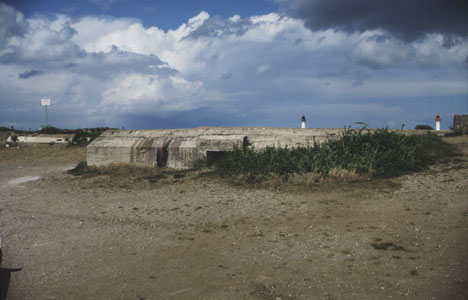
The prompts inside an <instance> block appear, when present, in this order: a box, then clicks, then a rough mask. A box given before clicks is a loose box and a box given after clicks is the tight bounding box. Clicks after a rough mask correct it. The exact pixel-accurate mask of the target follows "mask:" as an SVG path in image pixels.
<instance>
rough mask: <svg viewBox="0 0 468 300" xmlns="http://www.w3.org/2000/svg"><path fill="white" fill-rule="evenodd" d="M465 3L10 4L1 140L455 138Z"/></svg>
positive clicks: (0, 90)
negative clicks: (415, 134)
mask: <svg viewBox="0 0 468 300" xmlns="http://www.w3.org/2000/svg"><path fill="white" fill-rule="evenodd" d="M467 15H468V4H465V2H463V1H443V0H414V1H411V2H408V1H403V0H395V1H390V2H389V1H380V2H375V1H373V0H362V1H359V4H357V2H354V1H344V0H329V1H319V0H287V1H286V0H258V1H252V0H250V1H247V0H240V1H220V0H218V1H215V0H203V1H182V0H172V1H167V0H160V1H149V0H140V1H130V0H81V1H63V0H62V1H57V0H43V1H34V0H30V1H22V0H16V1H4V2H0V77H1V78H0V126H10V125H13V126H15V127H16V128H23V129H28V128H38V127H39V126H41V125H44V123H45V120H44V119H45V114H44V108H43V107H41V105H40V99H41V98H50V99H52V105H51V106H50V107H49V124H50V125H53V126H57V127H61V128H78V127H97V126H107V127H117V128H121V127H125V128H172V127H196V126H277V127H298V126H299V125H300V119H301V116H302V114H304V115H305V116H306V117H307V120H308V126H309V127H343V126H348V125H352V124H353V123H354V122H366V123H368V124H369V125H370V126H372V127H390V128H400V127H401V126H402V124H405V128H414V126H415V125H416V124H429V125H432V126H434V122H435V121H434V119H435V114H436V113H437V112H440V114H441V117H442V128H443V129H447V128H448V127H449V126H451V125H452V121H453V115H454V114H467V113H468V18H466V16H467Z"/></svg>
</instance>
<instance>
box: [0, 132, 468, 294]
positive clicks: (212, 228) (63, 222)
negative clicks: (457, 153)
mask: <svg viewBox="0 0 468 300" xmlns="http://www.w3.org/2000/svg"><path fill="white" fill-rule="evenodd" d="M449 141H450V142H452V143H455V144H457V147H459V149H460V150H462V151H464V152H465V156H462V157H458V158H457V159H455V160H454V161H452V162H450V163H446V164H439V165H436V166H433V167H432V168H431V169H430V170H427V171H424V172H421V173H417V174H411V175H405V176H402V177H399V178H394V179H387V180H370V181H365V180H360V181H354V182H341V181H340V182H324V183H320V184H310V185H304V184H303V185H298V184H294V183H287V184H284V183H280V182H278V183H277V184H272V185H269V186H266V187H263V188H254V187H246V186H242V185H235V184H232V183H229V182H227V181H226V180H223V179H218V178H215V177H213V176H205V175H203V174H201V173H198V172H191V173H190V172H189V173H168V175H165V176H160V177H157V176H156V177H152V178H146V179H142V178H138V177H134V176H128V178H126V177H125V176H115V177H114V176H110V175H99V176H94V177H82V176H72V175H69V174H67V173H66V170H68V169H70V168H72V167H74V166H75V165H76V164H77V163H78V162H79V161H81V160H84V159H85V151H86V149H85V148H73V147H71V148H70V147H68V148H67V147H65V146H62V145H36V146H33V145H29V146H24V145H22V146H20V148H19V149H16V148H1V149H0V235H1V237H2V240H3V253H4V261H3V264H2V267H22V268H23V269H22V270H21V271H20V272H16V273H12V277H11V281H10V290H9V299H137V300H143V299H236V300H237V299H266V300H269V299H272V300H278V299H324V300H331V299H335V300H337V299H424V300H426V299H468V196H467V195H468V156H467V154H468V151H467V149H468V137H467V136H464V137H456V138H450V139H449ZM2 147H3V146H2ZM26 176H31V177H28V178H23V177H26ZM32 176H37V177H40V179H37V177H32ZM32 179H37V180H32ZM28 180H29V181H28Z"/></svg>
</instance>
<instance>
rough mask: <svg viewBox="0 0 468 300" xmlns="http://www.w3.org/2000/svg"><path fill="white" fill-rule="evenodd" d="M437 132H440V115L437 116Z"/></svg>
mask: <svg viewBox="0 0 468 300" xmlns="http://www.w3.org/2000/svg"><path fill="white" fill-rule="evenodd" d="M436 130H440V114H439V113H437V115H436Z"/></svg>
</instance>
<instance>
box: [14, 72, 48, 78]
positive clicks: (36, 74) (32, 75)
mask: <svg viewBox="0 0 468 300" xmlns="http://www.w3.org/2000/svg"><path fill="white" fill-rule="evenodd" d="M44 73H45V72H44V71H42V70H30V71H24V72H23V73H21V74H19V76H18V78H20V79H28V78H30V77H34V76H39V75H42V74H44Z"/></svg>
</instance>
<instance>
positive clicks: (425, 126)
mask: <svg viewBox="0 0 468 300" xmlns="http://www.w3.org/2000/svg"><path fill="white" fill-rule="evenodd" d="M414 129H420V130H434V128H432V127H431V126H429V125H425V124H418V125H416V127H415V128H414Z"/></svg>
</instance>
